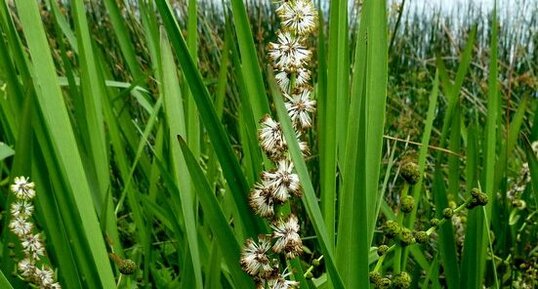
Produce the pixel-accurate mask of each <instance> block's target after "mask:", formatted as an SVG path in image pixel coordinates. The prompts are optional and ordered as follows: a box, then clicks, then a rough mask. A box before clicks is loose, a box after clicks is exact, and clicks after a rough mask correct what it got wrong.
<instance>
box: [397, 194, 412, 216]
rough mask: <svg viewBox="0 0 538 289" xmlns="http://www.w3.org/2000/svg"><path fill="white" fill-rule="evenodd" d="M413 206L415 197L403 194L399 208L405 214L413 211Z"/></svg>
mask: <svg viewBox="0 0 538 289" xmlns="http://www.w3.org/2000/svg"><path fill="white" fill-rule="evenodd" d="M414 207H415V199H414V198H413V197H412V196H405V197H403V198H402V199H401V200H400V210H401V211H402V212H403V213H405V214H407V213H411V211H413V208H414Z"/></svg>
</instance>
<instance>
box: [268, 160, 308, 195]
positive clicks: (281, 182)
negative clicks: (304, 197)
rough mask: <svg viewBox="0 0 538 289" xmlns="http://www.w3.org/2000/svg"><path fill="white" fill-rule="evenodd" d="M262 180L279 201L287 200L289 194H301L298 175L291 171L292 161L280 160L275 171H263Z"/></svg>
mask: <svg viewBox="0 0 538 289" xmlns="http://www.w3.org/2000/svg"><path fill="white" fill-rule="evenodd" d="M262 180H263V182H264V184H265V185H266V186H267V187H269V188H271V190H272V197H273V198H274V199H275V200H277V201H279V202H285V201H287V200H288V198H289V196H290V194H293V195H295V196H299V197H300V196H301V186H300V184H299V176H297V174H295V173H293V163H292V162H291V161H289V160H286V159H284V160H280V161H279V162H278V168H277V169H276V170H275V171H269V172H263V173H262Z"/></svg>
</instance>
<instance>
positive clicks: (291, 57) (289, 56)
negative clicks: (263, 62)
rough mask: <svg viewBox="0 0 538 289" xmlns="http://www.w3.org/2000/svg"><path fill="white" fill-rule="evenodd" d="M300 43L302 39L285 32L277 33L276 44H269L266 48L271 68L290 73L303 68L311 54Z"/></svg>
mask: <svg viewBox="0 0 538 289" xmlns="http://www.w3.org/2000/svg"><path fill="white" fill-rule="evenodd" d="M302 42H303V39H302V38H300V37H296V36H294V35H292V34H291V33H289V32H287V31H284V32H282V31H279V32H278V40H277V43H274V42H271V43H269V47H268V50H269V57H270V58H271V60H272V62H273V66H274V67H275V68H276V69H278V70H285V71H291V72H294V71H297V69H298V68H300V67H304V66H305V64H306V62H307V61H308V60H309V59H310V57H311V55H312V52H311V51H310V50H308V49H307V48H306V47H305V46H304V45H303V44H302Z"/></svg>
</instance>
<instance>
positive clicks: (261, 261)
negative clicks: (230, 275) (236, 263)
mask: <svg viewBox="0 0 538 289" xmlns="http://www.w3.org/2000/svg"><path fill="white" fill-rule="evenodd" d="M269 249H271V242H270V240H269V239H268V238H266V237H265V236H260V237H259V243H256V242H254V240H252V239H247V240H246V241H245V246H244V248H243V251H242V253H241V261H240V262H241V267H242V268H243V270H244V271H245V272H247V274H249V275H250V276H258V277H261V278H266V277H267V276H269V275H270V274H271V273H272V272H273V266H271V262H270V260H269V257H268V256H267V251H269Z"/></svg>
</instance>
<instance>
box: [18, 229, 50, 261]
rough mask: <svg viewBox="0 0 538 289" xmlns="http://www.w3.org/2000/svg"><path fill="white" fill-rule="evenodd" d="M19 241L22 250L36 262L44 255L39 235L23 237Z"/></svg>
mask: <svg viewBox="0 0 538 289" xmlns="http://www.w3.org/2000/svg"><path fill="white" fill-rule="evenodd" d="M21 241H22V242H21V245H22V249H23V251H24V253H25V254H26V255H27V256H29V257H32V258H33V259H36V260H38V259H39V258H40V257H41V256H44V255H45V248H44V247H43V242H42V241H41V236H40V235H39V234H35V235H27V236H24V237H23V238H22V239H21Z"/></svg>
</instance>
